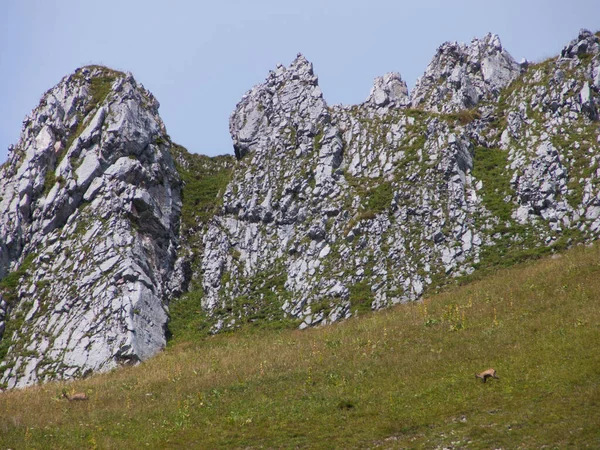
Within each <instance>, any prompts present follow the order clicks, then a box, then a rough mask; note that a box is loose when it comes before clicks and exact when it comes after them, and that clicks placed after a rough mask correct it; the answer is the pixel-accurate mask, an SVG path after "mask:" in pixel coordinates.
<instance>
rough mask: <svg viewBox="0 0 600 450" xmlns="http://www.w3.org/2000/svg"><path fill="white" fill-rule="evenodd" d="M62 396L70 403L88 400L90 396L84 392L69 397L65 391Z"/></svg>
mask: <svg viewBox="0 0 600 450" xmlns="http://www.w3.org/2000/svg"><path fill="white" fill-rule="evenodd" d="M62 396H63V397H64V398H66V399H67V400H69V401H70V402H74V401H81V400H88V396H87V395H86V394H85V393H84V392H77V393H75V394H73V395H68V394H67V391H63V393H62Z"/></svg>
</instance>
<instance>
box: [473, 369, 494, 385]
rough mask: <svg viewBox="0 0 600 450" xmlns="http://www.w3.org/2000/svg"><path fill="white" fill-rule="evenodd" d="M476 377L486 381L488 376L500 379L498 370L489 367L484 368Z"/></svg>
mask: <svg viewBox="0 0 600 450" xmlns="http://www.w3.org/2000/svg"><path fill="white" fill-rule="evenodd" d="M475 378H481V379H482V381H483V382H484V383H485V382H486V381H487V379H488V378H495V379H496V380H499V379H500V378H499V377H498V375H496V371H495V370H494V369H488V370H484V371H483V372H481V373H476V374H475Z"/></svg>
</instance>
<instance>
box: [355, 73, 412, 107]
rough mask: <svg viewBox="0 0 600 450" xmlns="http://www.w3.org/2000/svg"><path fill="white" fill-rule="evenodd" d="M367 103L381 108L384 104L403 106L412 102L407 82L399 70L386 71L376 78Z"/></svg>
mask: <svg viewBox="0 0 600 450" xmlns="http://www.w3.org/2000/svg"><path fill="white" fill-rule="evenodd" d="M365 103H366V104H368V105H372V106H374V107H377V108H380V107H384V106H388V105H389V106H395V107H403V106H406V105H408V104H409V103H410V100H409V98H408V87H407V86H406V82H404V80H402V77H401V76H400V74H399V73H397V72H390V73H386V74H385V75H384V76H382V77H377V78H375V83H374V85H373V88H372V89H371V93H370V94H369V97H368V98H367V100H366V102H365Z"/></svg>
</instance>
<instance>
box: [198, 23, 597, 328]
mask: <svg viewBox="0 0 600 450" xmlns="http://www.w3.org/2000/svg"><path fill="white" fill-rule="evenodd" d="M597 42H598V36H596V35H593V34H591V33H589V32H582V33H581V34H580V36H579V38H578V39H577V40H576V41H574V42H572V43H571V44H569V46H567V47H566V48H565V50H563V53H562V56H561V57H558V58H554V59H551V60H548V61H546V62H544V63H540V64H530V65H523V66H520V65H519V64H517V63H515V61H514V60H513V58H512V57H511V56H510V55H509V54H508V53H507V52H506V51H505V50H504V49H503V48H502V46H501V44H500V40H499V39H498V37H497V36H495V35H492V34H489V35H487V36H485V37H484V38H483V39H481V40H479V39H475V40H474V41H473V42H472V43H471V44H470V45H469V46H466V45H463V44H444V45H442V46H441V47H440V49H439V50H438V52H437V54H436V56H435V57H434V59H433V60H432V62H431V64H430V65H429V66H428V68H427V70H426V72H425V74H424V76H423V77H422V78H421V79H420V81H419V82H418V83H417V86H416V87H415V90H414V91H413V92H412V93H411V94H410V96H409V95H408V94H407V89H406V85H405V84H404V83H403V82H402V79H401V78H400V76H399V75H398V74H388V75H385V76H384V77H381V78H378V79H376V81H375V85H374V87H373V89H372V91H371V93H370V95H369V97H368V99H367V101H366V102H365V103H363V104H361V105H357V106H349V107H343V106H334V107H332V106H329V105H327V104H326V102H325V100H324V98H323V94H322V92H321V89H320V88H319V86H318V80H317V77H316V76H315V74H314V72H313V68H312V65H311V64H310V63H309V62H308V61H307V60H306V59H305V58H304V57H303V56H301V55H299V56H298V57H297V58H296V60H294V61H293V62H292V64H291V65H290V66H289V67H283V66H281V65H280V66H278V67H277V69H276V70H275V71H273V72H271V73H270V74H269V76H268V77H267V79H266V80H265V82H264V83H263V84H261V85H259V86H256V87H254V88H253V89H252V90H250V91H249V92H248V93H247V94H246V95H244V97H243V98H242V100H241V102H240V103H239V104H238V105H237V107H236V109H235V111H234V113H233V115H232V117H231V121H230V131H231V134H232V138H233V142H234V147H235V151H236V155H237V158H238V163H237V166H236V167H235V169H234V172H233V177H232V180H231V182H230V184H229V185H228V187H227V189H226V191H225V194H224V196H223V208H222V209H221V211H220V212H218V213H217V214H216V215H215V216H214V217H213V219H212V220H211V221H210V222H209V224H208V227H207V229H206V230H207V231H206V233H205V234H204V239H203V244H204V246H205V248H204V252H203V254H202V255H201V259H202V262H201V276H200V278H201V283H202V286H203V291H204V297H203V307H204V309H205V310H206V311H207V312H208V313H209V315H210V316H211V317H212V320H213V322H212V324H213V328H212V329H213V331H217V330H219V329H222V328H228V327H236V326H239V325H240V324H243V323H247V322H254V321H257V320H264V319H267V320H269V319H270V320H283V319H289V320H295V321H297V323H298V324H299V326H300V327H301V328H303V327H306V326H312V325H316V324H325V323H330V322H333V321H336V320H339V319H340V318H344V317H349V316H351V315H353V314H356V313H360V312H361V311H365V310H371V309H378V308H382V307H385V306H387V305H391V304H394V303H398V302H405V301H409V300H413V299H416V298H418V297H420V296H421V295H422V294H423V293H424V292H426V289H428V287H430V286H431V285H438V284H439V283H443V282H444V280H446V281H447V280H449V279H451V278H452V277H457V276H462V275H467V274H470V273H472V272H473V271H474V270H476V269H477V268H479V267H490V266H493V265H495V264H498V262H501V261H503V259H504V258H510V259H511V260H514V259H519V258H521V257H524V256H525V255H528V254H530V253H531V252H540V253H543V252H546V251H554V250H555V249H560V248H563V247H564V246H565V245H571V244H573V243H574V242H583V241H588V240H591V239H595V238H596V237H597V236H598V233H599V232H600V204H599V203H598V200H597V199H598V198H600V191H599V188H600V185H599V184H598V183H597V177H598V176H600V169H598V168H597V163H598V162H597V161H596V160H597V155H598V154H599V150H600V148H599V145H600V144H599V143H598V142H599V139H600V138H599V132H598V129H599V128H598V122H597V121H596V119H597V107H596V105H597V104H598V98H599V93H598V88H597V85H596V80H597V77H598V65H599V59H600V55H599V52H598V47H597V45H596V44H597ZM516 79H519V80H520V82H519V83H515V84H511V82H512V81H514V80H516ZM409 99H410V101H409ZM482 100H485V102H482Z"/></svg>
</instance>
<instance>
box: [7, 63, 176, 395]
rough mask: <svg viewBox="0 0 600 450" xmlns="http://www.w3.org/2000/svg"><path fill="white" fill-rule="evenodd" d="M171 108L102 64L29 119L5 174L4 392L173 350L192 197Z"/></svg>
mask: <svg viewBox="0 0 600 450" xmlns="http://www.w3.org/2000/svg"><path fill="white" fill-rule="evenodd" d="M158 106H159V104H158V102H157V101H156V99H155V98H154V97H153V96H152V94H150V93H149V92H148V91H146V90H145V89H144V88H143V87H142V86H141V85H139V84H138V83H137V82H136V81H135V80H134V79H133V77H132V76H131V74H124V73H120V72H116V71H112V70H109V69H106V68H103V67H95V66H92V67H85V68H82V69H78V70H77V71H76V72H75V73H74V74H72V75H70V76H68V77H65V78H64V79H63V80H62V81H61V82H60V83H59V84H58V85H57V86H55V87H54V88H52V89H51V90H49V91H48V92H46V94H44V96H43V97H42V99H41V101H40V104H39V106H38V107H37V108H36V109H35V110H34V111H33V112H32V114H31V115H30V116H29V117H27V118H26V119H25V121H24V123H23V131H22V134H21V138H20V140H19V143H18V144H17V145H16V146H14V147H13V148H11V149H10V150H11V151H10V155H9V159H8V161H7V163H6V164H5V165H3V166H2V169H1V173H0V192H1V199H0V211H1V214H0V217H2V219H1V220H0V274H3V275H7V274H8V273H9V272H11V273H10V274H9V275H8V276H5V277H4V279H3V280H2V281H1V282H0V283H1V287H2V288H3V289H2V297H3V299H2V301H1V303H0V305H1V306H2V317H1V319H0V320H3V321H2V322H1V326H0V328H1V329H2V331H3V335H2V341H1V342H0V350H1V352H0V360H2V365H1V367H0V374H1V376H0V382H1V383H2V384H4V385H5V386H7V387H9V388H10V387H15V386H16V387H19V386H25V385H28V384H32V383H36V382H42V381H47V380H51V379H55V378H72V377H79V376H84V375H86V374H87V373H90V372H92V371H103V370H108V369H111V368H114V367H116V366H118V365H120V364H123V363H131V362H136V361H139V360H142V359H145V358H148V357H149V356H152V355H153V354H155V353H156V352H157V351H159V350H160V349H161V348H163V347H164V345H165V342H166V341H165V329H166V323H167V308H166V303H167V300H168V298H169V296H170V289H169V284H168V281H169V280H170V278H171V274H172V272H173V266H174V262H175V258H176V248H177V246H178V236H179V230H178V227H179V215H180V209H181V200H180V181H179V176H178V174H177V171H176V170H175V165H174V163H173V160H172V157H171V155H170V152H169V147H170V143H169V140H168V136H167V135H166V130H165V127H164V125H163V123H162V121H161V120H160V118H159V116H158ZM6 319H8V320H6Z"/></svg>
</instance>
